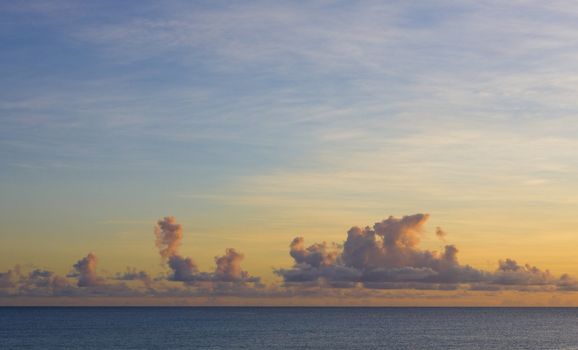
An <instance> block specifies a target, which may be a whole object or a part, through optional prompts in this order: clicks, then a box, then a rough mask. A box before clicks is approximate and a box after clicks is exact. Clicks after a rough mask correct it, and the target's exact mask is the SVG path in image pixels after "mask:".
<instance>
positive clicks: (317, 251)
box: [275, 214, 576, 290]
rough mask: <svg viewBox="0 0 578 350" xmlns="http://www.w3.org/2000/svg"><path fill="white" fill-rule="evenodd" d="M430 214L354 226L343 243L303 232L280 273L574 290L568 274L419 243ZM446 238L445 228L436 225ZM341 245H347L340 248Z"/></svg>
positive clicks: (390, 283)
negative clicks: (486, 261) (487, 263)
mask: <svg viewBox="0 0 578 350" xmlns="http://www.w3.org/2000/svg"><path fill="white" fill-rule="evenodd" d="M428 219H429V215H428V214H415V215H408V216H404V217H402V218H395V217H392V216H390V217H389V218H387V219H385V220H382V221H380V222H377V223H375V224H374V225H373V226H372V227H369V226H367V227H365V228H360V227H357V226H354V227H352V228H351V229H350V230H349V231H348V232H347V238H346V240H345V242H344V243H343V245H342V246H340V245H337V244H333V245H328V244H327V243H326V242H323V243H314V244H312V245H310V246H308V247H307V246H306V245H305V242H304V239H303V237H297V238H295V239H294V240H293V241H292V242H291V244H290V251H289V254H290V255H291V257H292V258H293V259H294V261H295V264H294V266H293V267H292V268H290V269H277V270H276V271H275V273H276V274H277V275H279V276H281V277H282V278H283V281H284V282H285V284H286V285H295V284H300V283H318V284H319V285H323V286H329V287H341V288H343V287H356V286H359V285H361V286H362V287H364V288H372V289H373V288H375V289H440V290H449V289H458V288H465V289H486V290H492V289H494V290H495V289H502V288H518V289H528V288H530V287H532V288H538V289H544V288H550V289H554V290H555V289H565V290H571V289H574V288H576V282H575V281H574V280H573V279H572V278H570V277H569V276H567V275H564V276H563V277H560V278H555V277H554V276H552V275H551V274H550V273H549V271H547V270H545V271H543V270H540V269H539V268H537V267H535V266H530V265H524V266H521V265H519V264H518V263H517V262H516V261H515V260H512V259H505V260H503V261H500V262H499V266H498V268H497V269H496V271H493V272H488V271H483V270H480V269H477V268H475V267H472V266H469V265H463V264H460V262H459V260H458V252H459V251H458V249H457V248H456V247H455V246H454V245H446V246H445V247H444V249H443V251H441V252H437V251H430V250H426V249H421V248H420V246H419V245H420V240H421V236H422V235H423V234H424V231H425V230H424V225H425V223H426V222H427V220H428ZM436 236H437V237H438V238H440V239H443V240H444V241H445V239H446V233H445V231H443V230H442V229H441V228H440V227H437V228H436ZM341 247H342V248H341Z"/></svg>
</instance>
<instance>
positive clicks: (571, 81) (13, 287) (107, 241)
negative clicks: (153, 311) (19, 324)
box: [0, 0, 578, 306]
mask: <svg viewBox="0 0 578 350" xmlns="http://www.w3.org/2000/svg"><path fill="white" fill-rule="evenodd" d="M576 32H578V5H576V4H575V3H574V2H571V1H550V2H543V1H508V2H504V1H461V2H455V1H435V2H429V1H428V2H422V1H364V2H349V1H330V0H324V1H308V2H293V1H163V2H153V1H123V2H120V3H119V2H118V1H99V2H92V1H58V0H57V1H51V2H46V1H17V2H3V3H2V4H0V52H1V55H0V77H1V78H0V91H2V93H1V94H0V223H1V229H0V304H2V305H20V304H22V305H24V304H26V305H32V304H42V305H57V304H58V305H61V304H62V305H85V304H91V305H92V304H102V305H117V304H134V305H137V304H143V305H144V304H146V305H157V304H158V305H200V304H202V305H204V304H211V305H212V304H215V305H326V304H339V305H430V306H437V305H519V304H520V305H578V293H576V292H575V290H578V282H576V280H575V279H574V276H578V255H576V253H575V250H576V248H577V247H578V232H577V228H578V217H577V216H576V215H575V210H576V209H577V208H578V180H577V179H578V177H577V176H576V175H578V153H577V152H576V150H577V149H578V136H577V135H578V117H577V115H578V114H577V112H578V99H576V95H577V92H578V37H577V36H576V34H575V33H576ZM448 247H450V248H448ZM577 278H578V277H577Z"/></svg>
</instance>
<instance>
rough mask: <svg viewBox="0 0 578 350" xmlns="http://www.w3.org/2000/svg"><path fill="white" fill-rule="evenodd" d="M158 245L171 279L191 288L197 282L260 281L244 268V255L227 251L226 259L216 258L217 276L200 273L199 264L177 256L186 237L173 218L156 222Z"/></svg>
mask: <svg viewBox="0 0 578 350" xmlns="http://www.w3.org/2000/svg"><path fill="white" fill-rule="evenodd" d="M155 236H156V245H157V248H158V249H159V253H160V255H161V257H162V258H163V259H165V260H166V262H167V264H168V266H169V268H170V269H171V270H172V275H171V276H170V277H169V279H170V280H172V281H180V282H185V283H188V284H193V283H198V282H235V283H246V282H252V283H258V282H259V278H258V277H253V276H250V275H249V273H248V272H246V271H243V269H242V268H241V261H242V260H243V259H244V258H245V256H244V255H243V254H241V253H240V252H238V251H236V250H235V249H233V248H228V249H227V250H226V251H225V254H224V255H223V256H217V257H215V264H216V268H215V271H214V272H210V273H209V272H200V271H199V270H198V268H197V264H196V263H195V262H194V261H193V259H192V258H190V257H183V256H181V255H179V253H178V247H179V245H180V242H181V240H182V237H183V229H182V226H181V225H180V224H178V223H177V222H176V219H175V218H174V217H173V216H167V217H165V218H164V219H162V220H159V221H158V222H157V226H156V227H155Z"/></svg>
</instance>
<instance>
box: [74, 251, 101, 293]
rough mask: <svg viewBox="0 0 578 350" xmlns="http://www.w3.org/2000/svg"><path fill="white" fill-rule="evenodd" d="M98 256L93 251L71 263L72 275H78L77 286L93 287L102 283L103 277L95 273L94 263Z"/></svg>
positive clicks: (96, 261)
mask: <svg viewBox="0 0 578 350" xmlns="http://www.w3.org/2000/svg"><path fill="white" fill-rule="evenodd" d="M97 263H98V258H97V257H96V255H94V254H93V253H88V255H87V256H85V257H84V258H82V259H80V260H79V261H78V262H77V263H76V264H74V265H73V268H74V270H75V273H74V275H75V276H76V277H78V282H77V285H78V286H79V287H94V286H98V285H100V284H102V283H103V279H102V278H101V277H99V276H98V275H97V274H96V264H97Z"/></svg>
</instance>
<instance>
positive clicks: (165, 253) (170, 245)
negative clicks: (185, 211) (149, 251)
mask: <svg viewBox="0 0 578 350" xmlns="http://www.w3.org/2000/svg"><path fill="white" fill-rule="evenodd" d="M155 236H156V242H155V244H156V246H157V248H158V249H159V253H160V254H161V257H163V259H168V258H170V257H171V256H173V255H176V254H177V252H178V248H179V246H180V244H181V240H182V239H183V228H182V226H181V225H180V224H177V222H176V219H175V218H174V217H173V216H166V217H164V218H163V219H162V220H159V221H158V222H157V225H156V226H155Z"/></svg>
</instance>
